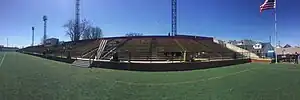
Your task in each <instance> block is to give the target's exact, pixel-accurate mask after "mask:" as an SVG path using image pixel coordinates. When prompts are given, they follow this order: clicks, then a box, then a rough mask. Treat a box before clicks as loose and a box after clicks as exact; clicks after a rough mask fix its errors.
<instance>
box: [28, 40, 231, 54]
mask: <svg viewBox="0 0 300 100" xmlns="http://www.w3.org/2000/svg"><path fill="white" fill-rule="evenodd" d="M102 40H105V41H107V42H105V45H104V46H103V51H101V53H99V54H100V55H98V56H99V59H110V58H111V57H112V56H113V54H114V53H115V52H117V53H118V58H119V59H120V60H128V59H129V58H130V59H131V60H168V59H173V60H174V59H175V60H183V58H184V52H185V54H186V56H190V55H193V56H194V55H197V57H200V58H209V59H210V58H212V59H214V58H215V59H219V58H226V57H228V58H232V57H233V56H234V55H235V52H234V51H231V50H229V49H227V48H225V47H223V46H221V45H219V44H216V43H214V42H213V40H212V39H211V38H205V37H191V36H189V37H185V36H179V37H176V36H174V37H167V36H142V37H118V38H103V39H98V40H97V39H91V40H81V41H77V42H65V43H63V44H60V45H56V46H51V47H44V46H33V47H27V48H24V49H22V51H26V52H32V53H40V54H43V52H45V51H47V50H48V51H51V52H47V53H49V54H52V55H55V56H65V57H66V56H68V53H69V52H70V55H71V57H78V58H87V59H89V58H95V56H96V55H97V52H99V51H98V49H99V45H100V43H101V41H102ZM101 47H102V46H101ZM129 55H130V56H129ZM172 55H173V56H172ZM174 55H175V56H174ZM98 56H97V57H98ZM187 59H188V58H187Z"/></svg>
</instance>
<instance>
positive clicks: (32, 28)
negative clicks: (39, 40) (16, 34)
mask: <svg viewBox="0 0 300 100" xmlns="http://www.w3.org/2000/svg"><path fill="white" fill-rule="evenodd" d="M31 30H32V43H31V46H33V45H34V27H31Z"/></svg>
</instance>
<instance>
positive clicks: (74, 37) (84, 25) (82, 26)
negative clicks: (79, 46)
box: [63, 19, 90, 41]
mask: <svg viewBox="0 0 300 100" xmlns="http://www.w3.org/2000/svg"><path fill="white" fill-rule="evenodd" d="M89 26H90V23H89V22H88V21H87V20H85V19H84V20H82V21H81V23H79V33H77V32H76V31H75V27H76V24H75V21H74V20H69V21H68V22H67V23H66V24H64V25H63V27H64V28H66V29H67V30H66V35H67V36H69V37H70V39H71V41H78V40H80V37H81V36H82V34H83V33H84V32H85V31H87V29H88V27H89Z"/></svg>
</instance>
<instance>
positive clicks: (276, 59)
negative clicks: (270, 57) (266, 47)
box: [274, 0, 278, 63]
mask: <svg viewBox="0 0 300 100" xmlns="http://www.w3.org/2000/svg"><path fill="white" fill-rule="evenodd" d="M276 9H277V2H276V0H275V9H274V10H275V15H274V17H275V27H274V29H275V49H274V51H275V63H277V62H278V57H277V53H276V48H277V12H276Z"/></svg>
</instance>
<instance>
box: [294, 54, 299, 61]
mask: <svg viewBox="0 0 300 100" xmlns="http://www.w3.org/2000/svg"><path fill="white" fill-rule="evenodd" d="M298 63H299V54H298V52H296V53H295V64H298Z"/></svg>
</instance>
